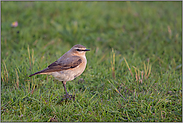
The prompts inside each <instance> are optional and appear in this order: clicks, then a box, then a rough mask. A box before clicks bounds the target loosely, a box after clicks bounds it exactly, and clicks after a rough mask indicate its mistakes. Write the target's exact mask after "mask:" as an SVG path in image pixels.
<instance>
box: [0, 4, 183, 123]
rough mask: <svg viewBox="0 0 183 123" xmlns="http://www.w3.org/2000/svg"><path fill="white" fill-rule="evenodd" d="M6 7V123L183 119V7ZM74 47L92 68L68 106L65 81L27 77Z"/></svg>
mask: <svg viewBox="0 0 183 123" xmlns="http://www.w3.org/2000/svg"><path fill="white" fill-rule="evenodd" d="M1 5H2V8H1V17H2V18H1V121H29V122H31V121H40V122H41V121H65V122H67V121H74V122H75V121H83V122H85V121H106V122H107V121H114V122H115V121H121V122H122V121H130V122H131V121H146V122H148V121H152V122H153V121H159V122H161V121H164V122H172V121H174V122H180V121H182V37H181V35H182V28H181V27H182V24H181V23H182V17H181V15H182V13H181V11H182V9H181V8H182V2H2V3H1ZM13 21H18V23H19V25H18V27H16V28H12V27H11V26H10V25H11V23H12V22H13ZM75 44H82V45H84V46H86V47H87V48H90V49H91V51H90V52H87V53H86V57H87V59H88V64H87V67H86V70H85V71H84V73H83V74H82V75H81V76H79V77H78V78H76V79H75V80H73V81H71V82H67V89H68V91H69V93H70V94H75V95H76V100H75V101H74V102H72V101H69V102H62V103H61V102H60V100H61V99H62V96H63V95H64V94H65V92H64V88H63V86H62V84H61V82H59V81H56V80H55V79H54V78H53V77H52V76H46V75H37V76H33V77H31V78H29V77H28V75H30V74H32V73H34V72H37V71H39V70H42V69H43V68H45V67H47V66H48V65H49V64H50V63H52V62H54V61H55V60H57V59H58V58H59V57H60V56H61V55H63V54H64V53H65V52H66V51H68V50H69V49H70V48H71V47H72V46H73V45H75Z"/></svg>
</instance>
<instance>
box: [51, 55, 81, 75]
mask: <svg viewBox="0 0 183 123" xmlns="http://www.w3.org/2000/svg"><path fill="white" fill-rule="evenodd" d="M81 63H82V60H81V58H80V57H78V56H72V57H69V58H67V59H65V60H62V61H58V60H57V61H55V62H53V63H52V64H50V65H49V66H48V69H50V70H51V71H52V70H53V71H62V70H68V69H71V68H75V67H77V66H78V65H80V64H81ZM53 71H52V72H53Z"/></svg>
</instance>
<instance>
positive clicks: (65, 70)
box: [29, 44, 90, 100]
mask: <svg viewBox="0 0 183 123" xmlns="http://www.w3.org/2000/svg"><path fill="white" fill-rule="evenodd" d="M87 51H90V49H86V47H85V46H83V45H81V44H77V45H74V46H73V47H72V48H71V49H70V50H69V51H67V52H66V53H65V54H63V55H62V56H61V57H60V58H59V59H58V60H56V61H55V62H53V63H51V64H50V65H49V66H48V67H47V68H45V69H43V70H41V71H38V72H36V73H33V74H31V75H29V77H31V76H34V75H38V74H47V75H52V76H53V77H54V78H56V79H57V80H58V81H61V82H62V84H63V87H64V90H65V92H66V95H65V98H64V99H71V98H73V97H72V95H69V94H68V92H67V89H66V82H67V81H72V80H73V79H75V78H76V77H78V76H79V75H81V74H82V73H83V72H84V70H85V68H86V64H87V59H86V56H85V53H86V52H87ZM74 99H75V96H74ZM74 99H73V100H74Z"/></svg>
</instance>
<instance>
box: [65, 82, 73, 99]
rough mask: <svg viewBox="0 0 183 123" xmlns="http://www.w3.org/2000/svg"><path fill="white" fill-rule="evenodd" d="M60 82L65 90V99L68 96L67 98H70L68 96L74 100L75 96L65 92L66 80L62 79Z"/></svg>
mask: <svg viewBox="0 0 183 123" xmlns="http://www.w3.org/2000/svg"><path fill="white" fill-rule="evenodd" d="M62 84H63V86H64V90H65V92H66V95H65V97H66V99H68V98H69V99H70V98H73V100H75V96H72V95H69V94H68V92H67V89H66V81H63V82H62Z"/></svg>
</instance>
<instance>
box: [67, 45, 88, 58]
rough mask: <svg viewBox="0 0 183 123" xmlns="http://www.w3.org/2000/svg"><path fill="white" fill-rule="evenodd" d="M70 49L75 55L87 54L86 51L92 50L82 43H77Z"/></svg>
mask: <svg viewBox="0 0 183 123" xmlns="http://www.w3.org/2000/svg"><path fill="white" fill-rule="evenodd" d="M70 51H71V52H72V54H74V55H81V56H82V55H85V53H86V51H90V49H86V47H85V46H83V45H80V44H77V45H74V46H73V47H72V48H71V49H70Z"/></svg>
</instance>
